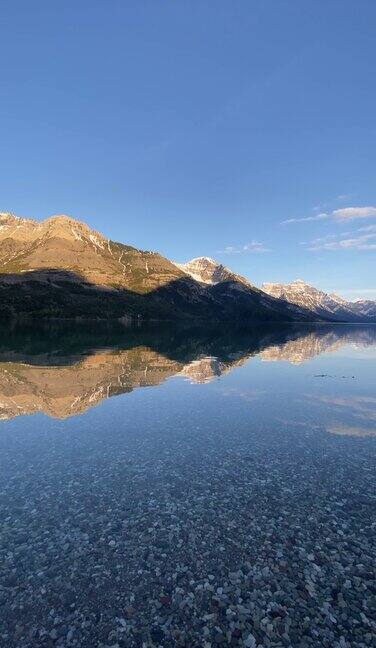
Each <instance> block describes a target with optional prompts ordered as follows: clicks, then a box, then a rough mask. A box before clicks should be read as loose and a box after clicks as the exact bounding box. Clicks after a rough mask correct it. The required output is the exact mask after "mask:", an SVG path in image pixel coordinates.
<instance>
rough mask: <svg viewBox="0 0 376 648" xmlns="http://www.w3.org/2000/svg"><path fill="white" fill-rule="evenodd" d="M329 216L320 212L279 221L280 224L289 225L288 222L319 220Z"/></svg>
mask: <svg viewBox="0 0 376 648" xmlns="http://www.w3.org/2000/svg"><path fill="white" fill-rule="evenodd" d="M327 218H329V214H327V213H326V212H322V213H321V214H315V215H314V216H306V217H305V218H288V219H287V220H284V221H282V222H281V225H289V224H290V223H307V222H308V221H321V220H326V219H327Z"/></svg>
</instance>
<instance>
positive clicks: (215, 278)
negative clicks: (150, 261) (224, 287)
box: [175, 257, 255, 289]
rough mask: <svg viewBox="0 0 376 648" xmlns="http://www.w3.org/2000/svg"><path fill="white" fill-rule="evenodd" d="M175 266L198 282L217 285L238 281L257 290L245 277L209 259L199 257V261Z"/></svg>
mask: <svg viewBox="0 0 376 648" xmlns="http://www.w3.org/2000/svg"><path fill="white" fill-rule="evenodd" d="M175 265H176V266H177V267H178V268H179V269H180V270H182V271H183V272H185V273H186V274H188V275H190V276H191V277H192V278H193V279H195V280H196V281H199V282H201V283H204V284H209V285H215V284H218V283H222V282H224V281H236V282H239V283H241V284H244V285H245V286H248V287H250V288H253V289H254V288H255V286H252V284H251V283H250V282H249V281H248V280H247V279H245V277H242V276H241V275H238V274H235V272H232V271H231V270H229V268H226V266H224V265H222V264H221V263H218V262H217V261H214V259H210V258H209V257H197V259H192V260H191V261H188V262H187V263H175Z"/></svg>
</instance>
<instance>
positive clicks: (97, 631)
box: [0, 326, 376, 648]
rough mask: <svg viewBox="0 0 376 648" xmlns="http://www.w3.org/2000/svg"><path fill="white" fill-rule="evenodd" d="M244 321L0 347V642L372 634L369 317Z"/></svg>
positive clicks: (110, 647) (373, 377)
mask: <svg viewBox="0 0 376 648" xmlns="http://www.w3.org/2000/svg"><path fill="white" fill-rule="evenodd" d="M10 337H12V336H10ZM245 337H246V336H245ZM245 337H244V336H242V340H241V342H239V343H238V344H235V342H234V341H233V340H232V342H231V344H230V345H229V342H228V340H227V341H226V344H227V346H225V345H224V346H223V349H222V351H221V350H218V348H216V347H215V345H214V346H213V343H212V341H210V344H209V343H208V340H205V343H203V341H202V339H200V340H199V341H197V340H196V339H193V340H190V341H189V344H186V345H185V346H184V345H183V346H184V348H182V343H181V340H180V342H179V344H180V346H179V348H177V342H176V339H175V340H174V341H173V340H171V345H172V346H171V348H170V349H168V345H166V344H165V343H163V345H162V346H163V352H162V350H161V346H160V345H159V346H158V347H156V346H154V348H153V345H151V344H150V340H149V339H148V343H147V344H146V342H145V340H144V339H143V338H142V336H141V337H140V339H139V340H138V341H136V342H135V341H134V340H133V341H132V344H124V345H122V344H117V345H116V348H115V347H113V346H111V345H108V344H104V343H103V341H101V344H99V345H98V348H96V349H95V350H93V349H91V351H90V353H89V352H88V350H87V348H86V347H85V352H84V351H82V349H81V351H80V350H79V349H78V348H77V344H76V343H75V344H74V350H72V348H70V350H69V357H68V354H66V355H64V353H62V352H61V349H57V348H56V349H55V350H54V351H53V352H52V350H51V348H50V349H49V350H48V353H47V352H46V349H45V348H40V347H38V351H37V352H36V353H35V354H33V353H31V352H30V345H31V347H32V343H30V338H28V342H27V344H26V343H25V344H23V343H20V341H19V340H20V338H18V337H17V344H16V339H15V340H14V344H13V346H12V344H10V343H9V344H8V346H7V345H5V346H4V345H3V346H1V345H0V645H1V646H4V647H9V648H29V647H30V648H39V647H40V648H42V647H46V648H47V647H48V648H54V647H56V648H63V647H64V648H68V647H76V648H78V647H84V648H93V647H98V648H122V647H130V648H132V647H138V646H139V647H140V648H149V647H158V646H162V647H175V646H177V647H180V646H181V647H187V648H188V647H189V648H191V647H192V648H193V647H197V648H198V647H203V648H215V647H216V646H239V647H241V646H244V647H248V648H271V647H274V648H277V647H281V648H282V647H289V646H292V647H294V648H295V647H299V648H300V647H301V648H305V647H311V646H312V647H316V646H317V647H320V646H324V647H327V648H350V647H357V648H364V647H367V648H368V647H372V646H376V542H375V540H376V470H375V469H376V327H374V328H372V327H369V328H365V327H364V328H357V327H351V326H349V327H341V328H340V327H339V328H337V329H336V328H335V327H332V328H329V327H328V329H325V327H321V329H319V330H314V329H313V330H308V331H302V332H296V331H294V333H293V334H292V333H291V332H287V333H286V332H285V333H284V335H281V336H276V335H274V334H271V335H269V337H268V336H266V337H265V331H263V333H262V335H261V334H259V336H258V338H257V344H256V343H255V335H254V334H253V337H252V340H251V341H249V340H245ZM256 337H257V336H256ZM173 342H174V344H175V346H174V345H173ZM91 344H92V341H91ZM223 344H224V343H223ZM5 347H6V348H5ZM214 351H215V353H214Z"/></svg>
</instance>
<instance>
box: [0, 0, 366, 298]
mask: <svg viewBox="0 0 376 648" xmlns="http://www.w3.org/2000/svg"><path fill="white" fill-rule="evenodd" d="M0 24H1V39H0V54H1V61H2V65H1V68H0V94H1V101H0V141H1V161H0V165H1V169H0V210H2V211H12V212H14V213H16V214H18V215H22V216H30V217H33V218H38V219H42V218H45V217H47V216H49V215H52V214H56V213H66V214H70V215H72V216H74V217H76V218H78V219H81V220H84V221H86V222H87V223H88V224H90V225H91V226H93V227H94V228H96V229H98V230H100V231H102V232H103V233H104V234H106V235H108V236H109V237H111V238H113V239H115V240H120V241H122V242H126V243H129V244H131V245H135V246H137V247H141V248H143V249H155V250H158V251H160V252H161V253H162V254H165V255H166V256H168V257H169V258H172V259H176V260H178V261H185V260H188V259H189V258H192V257H195V256H201V255H205V256H211V257H214V258H217V259H219V260H220V261H222V262H223V263H225V264H226V265H228V266H230V267H231V268H233V269H234V270H235V271H237V272H241V273H242V274H244V275H246V276H248V277H249V278H250V279H251V281H253V282H254V283H255V284H257V285H259V284H261V283H262V282H263V281H283V282H285V281H290V280H293V279H296V278H301V279H304V280H306V281H308V282H310V283H313V284H316V285H318V286H319V287H321V288H323V289H326V290H329V291H330V290H337V291H339V292H340V293H341V294H343V295H345V296H349V297H360V296H365V297H372V298H376V280H375V275H376V272H375V270H376V264H375V258H376V183H375V180H376V178H375V175H376V119H375V115H376V84H375V81H374V75H375V64H376V39H375V25H376V2H374V0H351V1H350V0H338V1H337V0H327V1H326V2H317V0H252V2H250V1H249V0H238V1H237V2H231V1H230V0H228V1H226V2H223V1H221V0H216V1H215V2H214V1H213V0H211V1H205V0H200V1H198V0H197V1H196V0H191V1H189V2H188V1H183V0H181V1H180V0H170V1H169V0H149V1H143V0H137V1H135V0H134V1H132V2H130V1H129V2H128V1H126V0H109V1H108V2H103V0H101V1H97V0H90V1H86V0H76V1H74V2H73V1H72V0H65V1H64V2H51V1H50V0H48V1H45V2H42V1H40V0H34V2H28V1H22V0H15V1H14V2H10V1H7V2H4V3H3V4H2V11H1V15H0ZM349 208H352V211H349ZM365 208H367V209H365ZM284 221H290V222H287V223H286V222H284Z"/></svg>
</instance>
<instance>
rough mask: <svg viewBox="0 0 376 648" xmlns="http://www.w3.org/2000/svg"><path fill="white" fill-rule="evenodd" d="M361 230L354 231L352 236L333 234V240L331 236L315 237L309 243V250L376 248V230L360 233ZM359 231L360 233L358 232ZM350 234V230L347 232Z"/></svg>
mask: <svg viewBox="0 0 376 648" xmlns="http://www.w3.org/2000/svg"><path fill="white" fill-rule="evenodd" d="M362 229H363V228H360V230H356V231H355V232H353V235H352V237H351V238H343V235H342V237H341V236H340V235H337V236H336V235H333V236H332V240H329V238H325V237H324V238H322V239H314V240H313V241H311V242H310V243H308V244H307V245H308V247H307V250H310V251H311V252H318V251H319V250H351V249H352V250H354V249H355V250H376V231H370V232H369V233H368V234H362V233H361V234H359V231H361V230H362ZM357 232H358V234H357ZM346 235H347V236H349V232H346Z"/></svg>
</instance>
